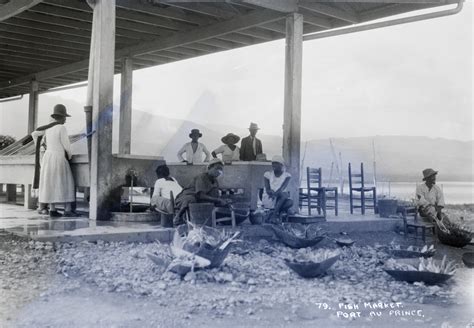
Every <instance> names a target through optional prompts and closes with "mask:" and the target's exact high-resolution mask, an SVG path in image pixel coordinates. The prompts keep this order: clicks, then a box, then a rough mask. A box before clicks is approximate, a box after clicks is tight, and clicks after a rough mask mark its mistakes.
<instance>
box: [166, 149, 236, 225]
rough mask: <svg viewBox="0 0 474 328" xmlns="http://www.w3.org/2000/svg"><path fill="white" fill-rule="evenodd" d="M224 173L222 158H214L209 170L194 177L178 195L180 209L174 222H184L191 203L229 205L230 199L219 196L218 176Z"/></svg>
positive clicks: (177, 201) (177, 202)
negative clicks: (184, 215)
mask: <svg viewBox="0 0 474 328" xmlns="http://www.w3.org/2000/svg"><path fill="white" fill-rule="evenodd" d="M223 173H224V163H223V162H222V161H221V160H220V159H217V158H215V159H213V160H211V161H210V162H209V165H208V166H207V171H206V172H204V173H201V174H199V175H197V176H195V177H194V178H193V180H192V181H191V183H190V184H189V185H188V186H187V187H186V188H184V189H183V191H182V192H181V193H180V194H179V195H178V196H177V197H176V206H178V207H179V211H178V213H177V214H176V216H175V217H174V220H173V224H174V225H175V226H177V225H180V224H182V223H184V222H183V218H182V216H183V214H184V212H185V211H186V210H187V209H188V206H189V204H190V203H214V204H215V205H217V206H227V205H229V204H230V203H231V201H230V200H229V199H223V198H219V183H218V182H217V178H218V177H219V176H221V175H222V174H223Z"/></svg>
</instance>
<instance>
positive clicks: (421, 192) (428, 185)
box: [415, 169, 447, 231]
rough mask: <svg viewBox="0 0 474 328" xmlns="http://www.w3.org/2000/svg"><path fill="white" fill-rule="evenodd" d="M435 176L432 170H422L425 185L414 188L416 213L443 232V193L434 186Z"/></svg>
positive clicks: (444, 217) (436, 172) (435, 172)
mask: <svg viewBox="0 0 474 328" xmlns="http://www.w3.org/2000/svg"><path fill="white" fill-rule="evenodd" d="M436 174H438V171H435V170H433V169H425V170H423V181H425V183H423V184H420V185H417V186H416V199H415V200H416V205H417V206H418V212H419V213H420V216H421V217H423V218H427V219H428V220H430V221H433V222H434V223H436V224H437V225H438V228H440V229H441V230H443V231H444V230H445V229H446V227H445V226H444V224H443V222H442V221H443V220H444V219H447V218H446V216H445V215H444V213H442V209H443V208H444V205H445V204H444V196H443V191H442V190H441V188H440V187H439V186H437V185H436Z"/></svg>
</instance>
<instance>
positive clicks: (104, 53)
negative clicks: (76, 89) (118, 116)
mask: <svg viewBox="0 0 474 328" xmlns="http://www.w3.org/2000/svg"><path fill="white" fill-rule="evenodd" d="M93 7H94V23H93V25H94V26H93V29H92V33H93V38H94V48H93V51H92V53H91V54H90V56H91V57H92V58H93V59H94V65H93V66H94V70H93V74H94V75H93V76H94V77H93V92H92V98H93V103H92V104H93V110H92V125H93V127H94V128H95V133H94V134H93V135H92V150H91V158H90V169H91V182H90V187H91V195H90V198H91V199H90V206H89V218H90V219H92V220H107V219H108V217H109V210H108V208H107V198H108V195H109V192H110V188H111V186H110V180H111V176H112V112H113V92H114V89H113V87H114V61H115V60H114V58H115V0H96V1H95V4H94V5H93Z"/></svg>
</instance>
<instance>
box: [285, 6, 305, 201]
mask: <svg viewBox="0 0 474 328" xmlns="http://www.w3.org/2000/svg"><path fill="white" fill-rule="evenodd" d="M302 61H303V15H301V14H296V13H293V14H290V15H288V16H287V18H286V47H285V108H284V116H283V157H284V158H285V161H286V162H287V165H288V169H289V172H290V173H291V175H292V179H291V181H292V183H291V184H290V186H289V190H290V193H291V198H292V199H293V209H294V210H297V209H298V203H299V185H298V182H299V181H300V146H301V145H300V144H301V72H302Z"/></svg>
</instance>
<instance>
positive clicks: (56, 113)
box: [51, 104, 71, 118]
mask: <svg viewBox="0 0 474 328" xmlns="http://www.w3.org/2000/svg"><path fill="white" fill-rule="evenodd" d="M51 117H52V118H56V117H71V115H69V114H68V113H67V111H66V106H64V105H63V104H57V105H56V106H54V109H53V114H51Z"/></svg>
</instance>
